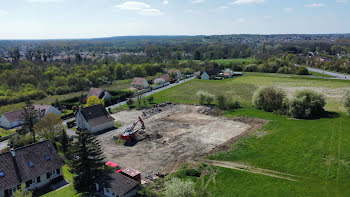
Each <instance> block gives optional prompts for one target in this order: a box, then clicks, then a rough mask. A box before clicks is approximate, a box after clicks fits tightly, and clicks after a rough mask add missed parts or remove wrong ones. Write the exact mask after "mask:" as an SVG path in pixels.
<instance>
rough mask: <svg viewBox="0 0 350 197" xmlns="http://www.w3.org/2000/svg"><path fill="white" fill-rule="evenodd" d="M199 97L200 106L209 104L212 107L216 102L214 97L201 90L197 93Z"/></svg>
mask: <svg viewBox="0 0 350 197" xmlns="http://www.w3.org/2000/svg"><path fill="white" fill-rule="evenodd" d="M197 96H198V97H199V104H201V105H204V103H205V102H207V104H208V105H210V104H211V103H212V102H213V100H214V95H213V94H210V93H209V92H206V91H203V90H199V91H198V92H197Z"/></svg>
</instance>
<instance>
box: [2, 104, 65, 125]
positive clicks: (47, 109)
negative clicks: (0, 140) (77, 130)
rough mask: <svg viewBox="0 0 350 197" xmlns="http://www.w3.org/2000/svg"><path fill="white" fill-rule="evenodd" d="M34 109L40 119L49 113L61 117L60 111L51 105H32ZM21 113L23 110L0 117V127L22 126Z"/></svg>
mask: <svg viewBox="0 0 350 197" xmlns="http://www.w3.org/2000/svg"><path fill="white" fill-rule="evenodd" d="M34 108H35V110H37V111H38V112H39V114H40V115H39V116H40V117H43V116H45V115H47V114H49V113H55V114H57V115H59V116H61V115H62V112H61V111H60V110H58V109H57V108H55V107H53V106H51V105H34ZM23 113H24V109H20V110H16V111H12V112H8V113H5V114H3V115H2V116H1V117H0V127H2V128H5V129H11V128H14V127H18V126H21V125H23V123H24V121H23V115H22V114H23Z"/></svg>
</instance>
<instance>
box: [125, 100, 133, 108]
mask: <svg viewBox="0 0 350 197" xmlns="http://www.w3.org/2000/svg"><path fill="white" fill-rule="evenodd" d="M126 104H127V105H128V107H129V109H131V108H132V106H133V104H134V100H132V98H129V99H128V100H127V101H126Z"/></svg>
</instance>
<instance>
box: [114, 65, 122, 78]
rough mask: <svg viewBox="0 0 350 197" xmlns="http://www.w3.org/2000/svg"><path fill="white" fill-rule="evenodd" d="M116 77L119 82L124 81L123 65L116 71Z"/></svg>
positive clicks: (117, 67) (116, 68)
mask: <svg viewBox="0 0 350 197" xmlns="http://www.w3.org/2000/svg"><path fill="white" fill-rule="evenodd" d="M114 77H115V79H117V80H121V79H123V67H122V65H117V66H116V67H115V69H114Z"/></svg>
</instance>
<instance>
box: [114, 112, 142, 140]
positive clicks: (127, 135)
mask: <svg viewBox="0 0 350 197" xmlns="http://www.w3.org/2000/svg"><path fill="white" fill-rule="evenodd" d="M139 122H140V123H141V129H142V130H145V129H146V127H145V123H144V122H143V120H142V119H141V117H139V118H138V120H137V121H136V122H134V123H133V124H132V125H131V127H128V128H126V129H125V131H124V133H123V134H121V135H120V139H122V140H125V141H126V142H127V143H130V142H136V141H137V139H136V133H137V132H138V130H136V131H135V130H134V128H135V126H136V125H137V124H138V123H139Z"/></svg>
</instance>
